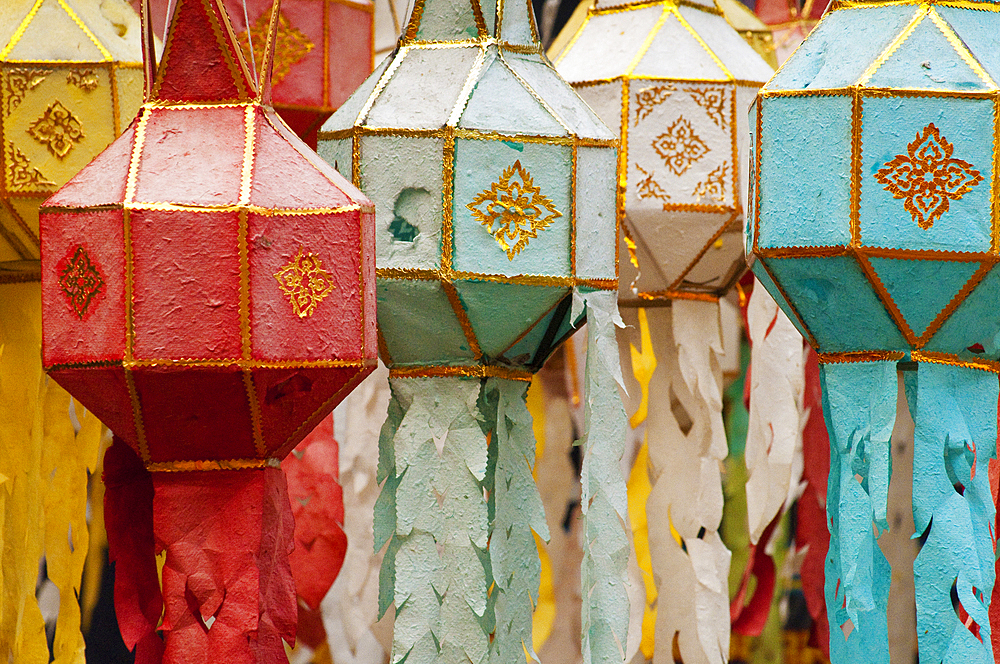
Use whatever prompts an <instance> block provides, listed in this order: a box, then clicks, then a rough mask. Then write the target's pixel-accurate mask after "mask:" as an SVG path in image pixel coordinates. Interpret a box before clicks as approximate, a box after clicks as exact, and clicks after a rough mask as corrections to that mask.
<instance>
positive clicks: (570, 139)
mask: <svg viewBox="0 0 1000 664" xmlns="http://www.w3.org/2000/svg"><path fill="white" fill-rule="evenodd" d="M449 122H450V120H449ZM449 135H450V136H452V137H453V138H461V139H466V140H475V141H508V142H516V143H543V144H545V145H569V146H577V147H583V148H617V147H618V139H616V138H607V139H601V138H586V137H578V136H566V135H557V136H539V135H534V134H501V133H499V132H495V131H484V130H479V129H463V128H461V127H455V126H452V125H451V124H448V125H446V126H444V127H442V128H440V129H408V128H399V127H365V126H354V127H349V128H347V129H339V130H337V131H321V132H319V133H318V136H319V140H321V141H331V140H332V141H338V140H344V139H347V138H351V137H361V136H396V137H400V138H443V139H446V138H448V136H449Z"/></svg>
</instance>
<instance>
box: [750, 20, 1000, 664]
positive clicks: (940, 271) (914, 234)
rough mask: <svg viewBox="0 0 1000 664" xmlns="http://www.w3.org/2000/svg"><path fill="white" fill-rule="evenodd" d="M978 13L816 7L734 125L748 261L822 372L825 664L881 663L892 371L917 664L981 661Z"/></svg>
mask: <svg viewBox="0 0 1000 664" xmlns="http://www.w3.org/2000/svg"><path fill="white" fill-rule="evenodd" d="M979 6H980V5H975V6H974V7H975V8H972V6H970V7H969V8H965V7H964V6H963V7H958V6H949V5H947V4H944V3H942V4H936V3H924V4H900V5H882V4H873V5H866V6H858V7H851V8H843V9H839V8H838V9H834V10H832V11H830V12H829V13H828V14H827V15H826V17H824V19H823V20H822V21H821V22H820V24H819V25H818V26H817V28H816V30H814V31H813V33H812V34H811V35H810V36H809V37H808V38H807V39H806V41H805V42H803V44H802V46H801V47H800V48H799V50H798V51H797V52H796V54H795V55H794V56H793V57H792V58H790V59H789V60H788V62H786V63H785V65H784V66H783V67H782V68H781V70H780V71H779V73H777V74H776V75H775V76H774V78H773V79H772V80H771V81H770V82H769V83H768V84H767V85H766V86H765V87H764V88H763V89H762V90H761V93H760V95H759V96H758V98H757V100H756V101H755V102H754V106H753V107H752V108H751V112H750V117H751V126H753V127H754V128H755V129H754V132H753V141H754V146H755V147H754V149H753V157H752V161H751V168H752V172H753V178H752V182H753V194H752V195H751V197H750V200H751V203H752V208H751V213H750V214H749V220H748V224H747V227H746V242H747V253H748V256H749V260H750V261H751V262H752V263H753V270H754V273H755V274H756V275H757V278H758V279H759V280H760V282H761V283H762V284H764V286H766V287H767V289H768V290H769V291H770V293H771V294H772V295H773V296H774V298H775V300H776V301H777V302H778V303H779V304H780V305H781V306H782V308H783V309H784V310H785V311H786V312H787V313H788V315H789V318H791V320H792V321H793V322H795V323H796V325H797V326H798V328H799V330H800V332H802V334H803V336H804V337H805V338H806V339H808V341H809V343H810V344H811V345H812V346H813V347H814V348H815V349H816V350H817V351H818V352H819V355H820V362H821V364H822V376H823V389H824V406H825V411H826V414H827V428H828V430H829V434H830V446H831V450H830V455H831V456H830V472H831V478H830V483H829V487H830V488H829V492H828V497H827V508H828V514H829V516H830V528H831V530H830V553H829V555H828V558H827V565H826V605H827V610H828V615H829V619H830V629H831V632H833V635H832V636H831V638H830V652H831V657H832V659H833V661H835V662H855V661H861V660H862V659H864V660H865V661H872V662H887V661H888V648H887V647H886V639H887V624H886V606H887V600H888V595H889V577H890V570H889V569H888V568H889V565H888V563H887V562H886V559H885V557H884V556H883V555H882V553H881V551H880V549H879V545H878V543H877V542H876V539H877V537H878V535H879V534H880V531H883V530H886V529H887V528H888V523H887V519H886V499H887V492H888V485H889V475H890V469H891V463H890V461H891V458H890V447H889V441H890V434H891V431H892V428H893V421H894V420H895V416H896V407H895V405H896V394H897V375H896V372H897V368H899V369H902V370H903V371H904V373H905V375H904V381H903V382H904V383H905V387H906V397H907V399H908V401H909V407H910V410H911V412H912V414H913V419H914V422H915V426H916V431H915V434H914V461H913V517H914V521H915V525H916V533H915V535H914V536H915V537H919V538H920V541H921V543H922V546H921V549H920V553H919V554H918V555H917V558H916V560H915V561H914V563H913V571H914V575H915V583H916V598H917V599H916V602H917V635H918V642H919V650H920V659H921V661H925V660H926V661H963V662H987V661H992V659H993V656H992V652H991V648H990V631H991V628H990V624H989V620H988V609H989V606H990V594H991V592H992V590H993V587H994V562H995V556H994V551H993V540H994V537H995V535H994V533H993V530H992V529H993V527H994V515H995V509H994V503H993V497H992V494H991V490H990V483H989V478H988V475H989V473H988V472H987V464H988V463H989V460H990V459H993V458H995V456H996V437H997V433H996V425H997V390H998V386H997V377H996V376H995V375H994V374H995V373H996V372H998V371H1000V365H998V364H997V363H996V359H997V358H998V356H1000V348H998V347H997V341H996V339H998V336H997V333H998V332H1000V318H998V317H997V316H996V314H995V313H994V312H995V309H996V308H995V301H996V297H997V295H996V293H997V288H998V284H1000V279H998V277H1000V272H997V270H996V269H995V268H994V265H995V262H996V258H995V253H996V239H995V238H996V237H997V229H998V228H1000V219H998V211H997V206H996V192H995V191H994V187H995V186H996V185H995V184H994V181H995V175H994V174H995V173H996V172H997V168H998V166H997V164H998V160H997V145H996V138H995V128H996V126H997V125H996V123H997V121H998V116H997V111H996V102H997V91H998V88H997V85H996V81H997V80H1000V79H998V76H1000V62H998V60H997V57H996V53H997V49H996V38H995V37H994V36H993V35H995V34H996V29H997V27H998V25H997V19H996V18H994V14H993V12H983V11H979V10H978V7H979ZM981 6H982V7H983V8H984V9H985V8H990V9H994V8H995V6H994V5H993V4H992V3H984V4H982V5H981ZM804 183H808V186H805V187H804V186H803V185H804ZM897 363H898V364H897ZM873 524H874V526H873ZM896 573H897V574H898V573H899V570H896ZM845 637H846V638H845Z"/></svg>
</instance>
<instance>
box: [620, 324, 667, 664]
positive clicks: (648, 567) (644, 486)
mask: <svg viewBox="0 0 1000 664" xmlns="http://www.w3.org/2000/svg"><path fill="white" fill-rule="evenodd" d="M638 314H639V334H640V337H639V339H640V343H641V344H642V351H641V352H640V351H639V350H638V349H637V348H636V347H635V346H634V345H632V344H629V350H630V351H631V353H632V374H633V375H634V376H635V379H636V381H638V383H639V387H640V389H641V390H642V401H641V402H640V404H639V409H638V410H636V412H635V414H634V415H633V416H632V418H631V419H630V420H629V425H631V427H632V428H633V429H635V428H636V427H638V426H639V425H640V424H642V423H643V422H645V421H646V416H647V414H648V412H649V382H650V381H651V380H652V378H653V372H654V371H656V355H655V354H654V353H653V343H652V340H651V339H650V334H649V322H648V320H647V319H646V310H645V309H639V311H638ZM626 488H627V490H628V516H629V521H631V522H632V539H633V542H634V545H635V556H636V563H637V564H638V566H639V570H640V571H641V572H642V580H643V583H644V584H645V586H646V608H645V611H643V615H642V640H641V641H640V643H639V649H640V650H641V651H642V655H643V657H645V658H646V659H652V658H653V650H654V630H655V627H656V597H657V593H656V582H655V580H654V579H653V560H652V556H651V554H650V551H649V528H648V522H647V518H646V501H647V500H648V499H649V494H650V492H651V491H652V490H653V485H652V483H651V482H650V481H649V444H648V440H646V439H645V438H644V439H643V442H642V447H641V448H640V449H639V453H638V454H636V457H635V463H634V464H633V465H632V472H631V473H630V474H629V478H628V484H627V485H626ZM671 531H672V532H673V524H671Z"/></svg>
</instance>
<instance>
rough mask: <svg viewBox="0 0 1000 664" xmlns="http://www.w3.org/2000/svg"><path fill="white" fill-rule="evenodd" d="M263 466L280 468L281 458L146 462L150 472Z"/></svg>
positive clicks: (241, 468)
mask: <svg viewBox="0 0 1000 664" xmlns="http://www.w3.org/2000/svg"><path fill="white" fill-rule="evenodd" d="M265 453H266V452H265ZM263 468H281V460H280V459H275V458H270V459H205V460H200V461H187V460H185V461H155V462H149V461H147V462H146V470H148V471H149V472H151V473H190V472H200V471H203V470H257V469H263Z"/></svg>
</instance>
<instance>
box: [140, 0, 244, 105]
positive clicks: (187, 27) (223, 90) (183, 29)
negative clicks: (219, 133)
mask: <svg viewBox="0 0 1000 664" xmlns="http://www.w3.org/2000/svg"><path fill="white" fill-rule="evenodd" d="M147 23H148V21H147ZM178 45H181V46H182V47H181V48H178ZM149 55H150V54H146V57H147V58H148V56H149ZM146 66H147V68H149V67H150V65H148V64H147V65H146ZM254 96H256V88H255V86H254V84H253V77H252V76H251V75H250V70H249V69H248V68H247V64H246V62H245V61H244V59H243V53H242V52H241V50H240V48H239V47H238V46H237V43H236V36H235V34H234V33H233V27H232V25H230V23H229V15H228V14H227V13H226V10H225V8H224V7H223V5H222V0H177V5H176V7H175V8H174V15H173V18H172V20H171V21H170V25H169V29H168V31H167V34H166V39H165V41H164V46H163V57H162V58H161V59H160V65H159V67H158V68H156V79H155V81H154V83H153V89H152V91H151V93H150V101H163V102H187V103H190V102H195V103H197V102H218V101H249V100H250V99H251V98H252V97H254Z"/></svg>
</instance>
